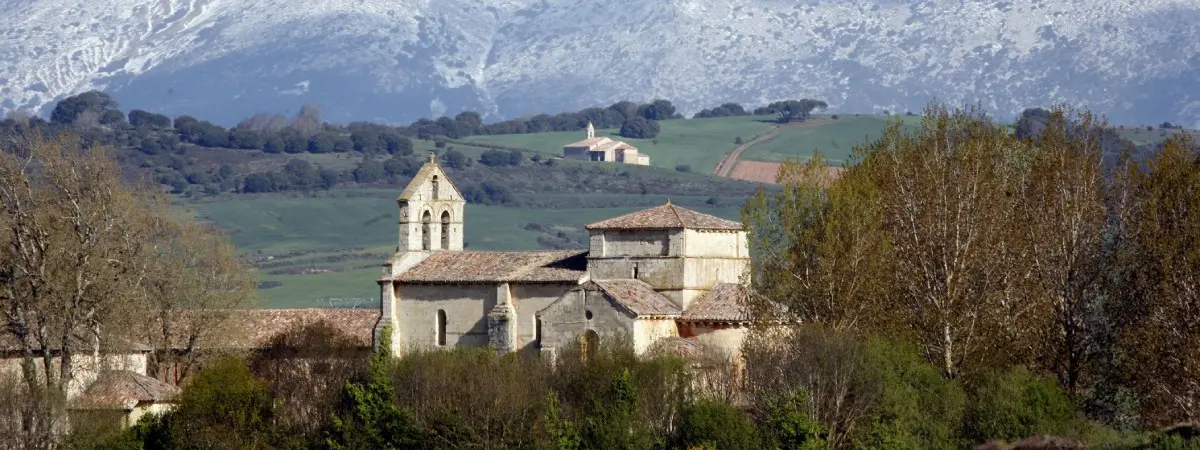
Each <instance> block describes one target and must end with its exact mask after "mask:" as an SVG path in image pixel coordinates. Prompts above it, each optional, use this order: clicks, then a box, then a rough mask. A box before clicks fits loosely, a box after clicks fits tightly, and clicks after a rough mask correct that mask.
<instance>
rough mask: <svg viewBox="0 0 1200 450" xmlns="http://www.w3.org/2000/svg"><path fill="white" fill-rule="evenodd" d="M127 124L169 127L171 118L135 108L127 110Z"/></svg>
mask: <svg viewBox="0 0 1200 450" xmlns="http://www.w3.org/2000/svg"><path fill="white" fill-rule="evenodd" d="M129 124H130V125H133V126H134V127H137V128H160V129H161V128H171V118H170V117H167V116H164V115H162V114H155V113H152V112H148V111H143V110H140V109H135V110H133V111H129Z"/></svg>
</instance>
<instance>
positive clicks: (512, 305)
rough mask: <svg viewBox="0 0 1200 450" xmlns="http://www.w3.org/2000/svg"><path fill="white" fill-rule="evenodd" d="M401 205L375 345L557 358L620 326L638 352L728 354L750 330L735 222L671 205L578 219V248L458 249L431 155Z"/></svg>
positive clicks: (742, 245)
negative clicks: (673, 348) (584, 243)
mask: <svg viewBox="0 0 1200 450" xmlns="http://www.w3.org/2000/svg"><path fill="white" fill-rule="evenodd" d="M398 202H399V209H400V221H399V223H400V227H399V248H398V250H397V252H396V254H395V255H394V256H393V257H392V258H391V259H389V260H387V262H385V263H384V270H383V277H382V278H380V279H379V280H378V283H379V286H380V298H381V310H382V311H381V315H380V319H379V322H378V324H377V325H376V327H375V336H376V338H375V340H376V343H378V342H379V335H380V333H381V332H382V330H383V329H384V327H385V326H388V325H390V326H391V327H392V330H393V332H392V342H391V345H392V347H393V348H392V350H393V351H394V352H395V354H397V355H402V354H404V353H405V352H406V351H409V350H411V349H429V348H449V347H465V346H471V347H491V348H494V349H496V350H498V351H507V352H527V353H532V354H540V355H542V356H544V357H549V358H554V357H555V355H556V352H558V351H560V349H564V348H567V347H568V346H579V345H583V346H588V345H594V344H596V343H598V342H601V341H603V340H605V339H607V338H611V337H614V336H616V335H618V334H623V335H625V337H626V338H628V339H631V340H632V343H633V346H634V349H635V351H637V352H638V353H644V352H646V351H648V350H649V349H651V347H653V346H654V345H656V344H658V343H661V342H666V343H669V344H672V345H683V346H691V347H697V348H703V347H713V348H719V349H723V350H725V351H726V352H737V351H738V349H739V348H740V346H741V341H742V339H743V337H744V335H745V333H746V331H747V328H746V325H747V324H748V323H749V320H750V317H749V312H748V310H747V307H746V294H745V293H746V290H745V288H744V287H743V286H741V285H740V284H739V282H740V280H741V277H742V276H743V274H744V273H745V272H746V271H747V270H748V268H749V265H750V256H749V253H748V250H747V244H746V232H745V230H744V229H743V227H742V224H741V223H738V222H734V221H730V220H726V219H722V218H719V217H714V216H711V215H707V214H702V213H699V212H696V211H692V210H689V209H686V208H682V207H679V206H676V205H672V204H671V203H670V202H669V201H668V202H667V203H666V204H664V205H661V206H657V207H654V208H650V209H645V210H642V211H637V212H634V213H631V214H626V215H623V216H620V217H615V218H611V219H607V220H602V221H600V222H596V223H593V224H590V225H587V227H586V228H587V230H588V233H589V234H590V245H589V248H588V249H587V250H586V251H585V250H570V251H467V250H463V223H464V221H465V220H466V218H465V217H464V215H463V212H464V206H465V204H466V201H465V200H464V199H463V197H462V195H461V194H460V193H459V192H458V190H457V189H456V188H455V187H454V184H453V183H451V182H450V180H449V179H447V177H446V173H445V172H444V171H443V170H442V168H441V167H440V166H439V165H438V163H437V161H436V159H435V157H434V156H433V155H430V159H429V162H427V163H426V164H425V165H424V166H423V167H422V168H421V169H420V171H419V172H418V173H417V175H416V176H415V177H414V178H413V180H412V182H411V183H409V185H408V187H407V188H405V189H404V192H403V193H401V194H400V197H399V198H398ZM668 341H669V342H668Z"/></svg>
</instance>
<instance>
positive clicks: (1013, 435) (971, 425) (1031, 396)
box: [965, 367, 1075, 443]
mask: <svg viewBox="0 0 1200 450" xmlns="http://www.w3.org/2000/svg"><path fill="white" fill-rule="evenodd" d="M970 400H971V401H970V402H969V405H970V406H969V407H968V408H967V415H966V418H967V420H966V430H965V436H966V437H967V438H968V439H970V440H971V441H972V442H975V443H979V442H985V441H987V440H988V439H1004V440H1007V441H1015V440H1018V439H1022V438H1026V437H1030V436H1036V435H1040V434H1057V433H1061V432H1063V431H1066V430H1067V429H1068V428H1069V427H1070V426H1071V425H1072V423H1071V422H1072V421H1073V420H1074V419H1075V408H1074V407H1073V406H1072V405H1071V402H1070V401H1069V400H1068V399H1067V396H1066V395H1064V394H1063V393H1062V391H1060V390H1059V389H1058V386H1057V385H1056V384H1055V382H1054V381H1052V380H1048V379H1045V378H1041V377H1038V376H1037V375H1035V374H1034V373H1032V372H1030V371H1029V370H1028V369H1025V368H1023V367H1017V368H1013V369H1009V370H1006V371H1003V372H991V373H988V374H986V375H985V376H984V377H983V379H982V380H980V383H979V385H978V386H977V387H976V388H975V390H974V392H973V393H972V395H971V399H970Z"/></svg>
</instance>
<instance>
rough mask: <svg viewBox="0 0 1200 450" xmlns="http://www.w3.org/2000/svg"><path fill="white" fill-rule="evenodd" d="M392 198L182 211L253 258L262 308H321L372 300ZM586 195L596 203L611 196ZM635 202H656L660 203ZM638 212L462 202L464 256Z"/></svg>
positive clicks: (342, 193) (384, 193) (529, 244)
mask: <svg viewBox="0 0 1200 450" xmlns="http://www.w3.org/2000/svg"><path fill="white" fill-rule="evenodd" d="M398 192H399V191H398V190H396V191H391V190H366V189H347V190H336V191H332V192H329V193H325V194H323V195H322V196H319V197H311V198H310V197H296V198H286V197H281V196H266V197H260V198H253V199H245V198H237V199H226V200H218V201H211V202H204V203H198V204H192V205H188V207H189V208H192V209H194V211H195V214H196V215H197V216H198V217H200V218H202V219H205V220H209V221H212V222H215V223H217V224H219V225H220V226H221V227H222V228H224V229H225V230H226V231H227V232H228V233H229V235H230V237H231V238H232V239H233V241H234V243H235V244H237V245H238V247H239V248H241V249H242V250H243V252H245V253H246V254H248V255H251V256H254V257H256V259H257V261H258V264H259V266H260V269H259V276H260V282H263V283H266V284H267V285H275V284H277V285H275V286H273V287H269V288H265V289H261V290H260V293H261V294H262V305H263V306H264V307H276V308H281V307H313V306H328V305H329V300H328V299H330V298H337V299H378V297H379V292H378V288H377V287H376V285H375V284H374V280H375V279H377V278H378V277H379V274H380V268H379V264H380V263H382V262H383V260H384V259H386V258H387V257H388V256H390V255H391V253H392V252H394V251H395V247H396V239H397V226H396V214H397V210H396V203H395V200H394V199H395V196H396V195H397V194H398ZM590 197H597V198H592V199H590V200H592V201H596V200H602V199H603V198H604V197H617V196H612V195H604V194H597V195H596V196H590ZM616 200H619V199H616ZM641 200H643V202H644V203H655V204H657V203H658V202H660V201H663V200H665V198H662V196H645V197H641ZM672 200H673V201H676V202H681V203H684V202H686V203H688V205H689V207H690V208H693V209H696V210H700V211H704V212H707V213H710V214H715V215H719V216H722V217H727V218H730V219H737V217H738V208H739V207H740V206H741V203H739V202H736V199H731V200H730V201H725V202H722V204H723V205H724V206H722V207H704V206H703V203H700V202H702V201H703V200H702V199H695V198H673V199H672ZM641 208H643V207H613V208H590V209H542V210H529V209H519V208H506V207H500V206H482V205H470V204H469V205H467V210H466V214H467V216H466V230H465V233H466V236H465V237H466V244H467V248H468V249H471V250H531V249H536V248H538V243H537V239H538V236H539V235H540V233H538V232H534V231H529V230H526V229H525V228H524V227H525V225H526V224H528V223H530V222H534V223H539V224H542V225H551V226H553V227H554V228H555V229H556V230H567V231H572V232H576V233H582V228H583V225H586V224H588V223H591V222H595V221H598V220H602V219H605V218H609V217H614V216H617V215H621V214H625V213H629V212H632V211H635V210H638V209H641ZM268 258H269V259H268ZM271 272H285V273H271ZM302 272H303V273H302ZM360 301H366V300H360ZM340 304H347V302H342V303H340Z"/></svg>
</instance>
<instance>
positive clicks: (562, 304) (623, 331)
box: [538, 286, 635, 358]
mask: <svg viewBox="0 0 1200 450" xmlns="http://www.w3.org/2000/svg"><path fill="white" fill-rule="evenodd" d="M538 316H539V317H540V318H541V319H542V354H543V355H546V356H549V357H550V358H553V357H554V356H555V355H557V354H560V353H562V352H563V351H564V350H565V349H568V348H569V347H572V346H578V345H579V338H580V336H582V335H583V334H584V332H586V331H588V330H593V331H595V332H596V333H597V334H598V335H599V336H600V341H601V343H602V344H603V343H604V342H605V341H606V340H610V339H614V338H616V337H617V336H618V335H624V336H625V337H627V338H632V337H633V336H634V334H635V333H634V331H635V330H634V321H635V320H634V317H633V316H632V315H631V314H629V313H628V312H626V311H624V310H622V309H620V307H618V306H617V305H616V304H614V303H613V302H612V301H610V300H608V298H607V297H606V296H605V295H604V293H603V292H601V291H600V290H598V289H597V288H595V286H591V287H590V288H584V287H580V288H577V289H574V290H572V291H571V292H568V293H567V294H565V295H563V296H562V298H560V299H559V301H557V302H555V303H554V304H552V305H550V306H549V307H547V308H546V309H544V310H542V311H541V312H540V313H539V314H538Z"/></svg>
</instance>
